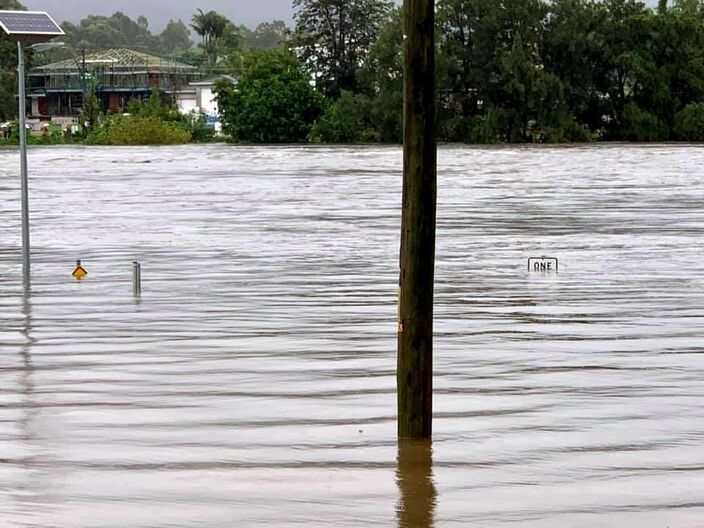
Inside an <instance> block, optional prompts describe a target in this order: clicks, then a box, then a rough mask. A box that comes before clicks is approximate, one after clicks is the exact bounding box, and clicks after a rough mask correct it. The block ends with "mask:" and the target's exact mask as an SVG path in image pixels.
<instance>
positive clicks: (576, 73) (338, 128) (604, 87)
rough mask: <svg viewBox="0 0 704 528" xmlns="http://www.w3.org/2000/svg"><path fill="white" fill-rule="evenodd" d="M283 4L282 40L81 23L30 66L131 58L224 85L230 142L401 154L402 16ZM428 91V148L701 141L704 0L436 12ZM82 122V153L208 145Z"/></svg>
mask: <svg viewBox="0 0 704 528" xmlns="http://www.w3.org/2000/svg"><path fill="white" fill-rule="evenodd" d="M292 2H293V7H294V12H295V15H294V27H292V28H288V27H287V26H286V24H285V23H284V22H281V21H273V22H269V23H263V24H260V25H259V26H258V27H257V28H255V29H254V30H252V29H249V28H246V27H244V26H242V25H238V24H237V23H236V22H234V21H231V20H229V19H228V18H226V17H225V16H224V15H222V14H219V13H216V12H214V11H202V10H198V11H196V13H194V15H193V17H192V19H191V20H190V21H188V22H189V23H188V24H187V23H184V22H183V21H180V20H179V21H171V22H170V23H169V24H168V25H167V26H166V27H165V28H164V29H163V30H162V31H161V32H159V33H157V34H154V33H152V32H151V30H150V27H149V22H148V21H147V20H146V19H144V17H140V18H138V19H137V20H132V19H130V18H129V17H127V16H126V15H124V14H122V13H119V12H118V13H115V14H114V15H112V16H109V17H107V16H90V17H87V18H85V19H84V20H82V21H81V22H80V23H78V24H72V23H64V24H63V27H64V29H65V30H66V33H67V35H66V38H65V39H64V40H65V41H66V44H67V45H66V47H65V48H63V49H59V50H54V51H51V52H49V53H47V54H45V55H35V56H31V57H30V58H29V60H30V61H32V62H33V63H35V64H36V63H38V62H41V61H48V60H57V59H60V58H68V57H74V58H75V57H80V56H81V54H82V52H83V51H84V50H85V49H89V50H92V49H105V48H111V47H130V46H132V47H135V46H137V47H139V49H141V50H144V51H147V52H149V53H154V54H157V55H161V56H164V57H168V58H171V59H175V60H179V61H182V62H186V63H189V64H193V65H198V66H199V67H200V68H201V69H202V71H203V72H204V74H206V75H207V74H228V75H231V76H233V77H234V78H236V79H237V81H238V83H237V86H236V87H233V86H232V85H231V84H229V83H222V84H221V85H220V86H219V87H218V88H217V92H218V97H219V106H220V110H221V114H222V122H223V130H224V133H225V134H226V136H227V137H228V138H229V139H231V140H232V141H237V142H251V143H262V142H266V143H269V142H318V143H377V142H378V143H398V142H400V141H401V140H402V111H403V110H402V105H403V53H402V47H403V29H402V25H403V24H402V20H403V13H402V10H401V9H400V8H399V7H397V5H396V4H395V3H394V2H392V1H391V0H292ZM18 6H20V7H21V5H20V4H19V3H18V2H17V1H16V0H0V8H18ZM191 31H192V32H193V33H191ZM192 36H194V40H195V41H194V40H192V38H191V37H192ZM10 46H11V44H9V43H8V42H7V41H6V40H2V41H0V47H2V49H3V50H5V53H4V54H3V58H2V61H0V118H1V119H2V120H10V119H13V118H14V115H16V114H13V112H16V110H14V105H15V99H14V92H13V89H14V88H13V82H16V81H15V80H14V73H13V72H14V68H15V67H16V66H15V64H16V62H15V60H16V54H15V52H14V50H13V49H12V48H11V47H10ZM436 83H437V87H438V136H439V139H440V140H441V141H446V142H465V143H503V142H508V143H526V142H535V143H553V142H555V143H559V142H582V141H668V140H675V141H702V140H704V0H671V1H668V0H660V1H659V5H658V6H657V7H648V5H646V4H645V3H643V2H639V1H636V0H602V1H597V0H505V1H503V2H496V1H495V0H437V71H436ZM88 95H89V94H88ZM86 101H87V102H88V101H89V97H87V98H86ZM164 106H166V107H168V105H164ZM87 110H88V111H86V110H85V109H84V113H85V114H86V116H82V120H83V121H84V122H85V120H84V119H83V118H84V117H87V120H88V122H89V125H88V127H87V130H86V133H85V140H86V141H88V142H105V143H106V144H114V143H115V142H118V141H147V140H148V139H150V138H151V139H152V140H154V141H156V140H155V139H154V138H158V140H159V142H161V141H162V140H163V141H173V142H180V141H183V140H186V141H188V140H194V141H205V140H208V139H210V137H211V136H212V133H210V132H208V131H207V130H206V129H207V127H206V126H205V123H204V118H203V117H202V116H200V117H199V116H190V117H176V116H174V115H170V114H168V113H167V114H159V115H149V116H144V115H130V116H97V115H94V114H93V113H92V112H91V111H90V109H87ZM140 111H142V110H140ZM130 114H132V112H130ZM177 128H178V130H176V129H177ZM188 134H190V136H188V137H189V138H190V139H185V138H186V137H187V135H188Z"/></svg>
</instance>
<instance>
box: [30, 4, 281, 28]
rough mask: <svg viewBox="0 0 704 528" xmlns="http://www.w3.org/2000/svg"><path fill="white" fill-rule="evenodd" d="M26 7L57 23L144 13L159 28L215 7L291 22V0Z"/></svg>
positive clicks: (249, 19)
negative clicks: (116, 14) (169, 22)
mask: <svg viewBox="0 0 704 528" xmlns="http://www.w3.org/2000/svg"><path fill="white" fill-rule="evenodd" d="M21 2H22V3H23V4H24V5H25V6H27V9H34V10H38V11H47V12H48V13H49V14H50V15H51V16H52V17H54V18H55V19H56V21H57V22H59V23H61V22H63V21H64V20H69V21H71V22H76V21H78V20H80V19H81V18H83V17H85V16H87V15H111V14H112V13H114V12H115V11H122V12H123V13H125V14H127V15H129V16H130V17H132V18H136V17H138V16H139V15H144V16H145V17H147V19H148V20H149V25H150V27H151V28H152V29H153V30H155V31H158V30H160V29H162V28H163V27H164V26H165V25H166V23H167V22H168V21H169V19H174V20H177V19H179V18H180V19H181V20H183V21H184V22H185V23H188V22H189V21H190V20H191V16H192V15H193V13H194V12H195V11H196V9H198V8H201V9H203V10H204V11H207V10H210V9H214V10H215V11H218V12H219V13H222V14H224V15H225V16H227V17H228V18H229V19H230V20H232V21H233V22H235V23H237V24H244V25H246V26H250V27H251V26H256V25H257V24H258V23H260V22H265V21H269V20H275V19H281V20H286V21H287V22H288V23H290V22H291V17H292V15H293V9H292V7H291V6H292V2H291V0H21Z"/></svg>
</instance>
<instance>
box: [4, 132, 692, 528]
mask: <svg viewBox="0 0 704 528" xmlns="http://www.w3.org/2000/svg"><path fill="white" fill-rule="evenodd" d="M439 163H440V171H439V173H440V178H439V182H440V183H439V187H440V190H439V219H438V252H437V285H436V292H437V293H436V303H437V304H436V306H437V307H436V314H437V315H436V317H437V323H436V336H437V337H436V354H435V357H436V360H435V363H436V365H435V387H436V392H435V394H436V396H435V411H436V415H435V438H434V442H433V444H432V446H427V445H414V444H410V445H406V444H404V445H402V446H399V445H398V443H397V441H396V437H395V432H396V428H395V377H394V369H395V333H394V332H395V328H396V327H395V317H396V305H395V303H396V291H397V280H398V278H397V275H398V272H397V268H398V263H397V259H398V233H399V222H400V219H399V204H400V189H401V174H400V166H401V150H400V149H399V148H396V147H393V148H366V147H355V148H344V147H343V148H339V147H330V148H327V147H280V148H276V147H261V148H258V147H256V148H255V147H251V148H249V147H242V148H236V147H229V146H222V145H213V146H188V147H178V148H171V147H167V148H105V149H102V148H79V147H60V148H33V149H32V150H31V153H30V171H31V183H30V185H31V210H32V243H33V259H34V261H33V265H34V267H33V288H32V292H31V295H28V296H25V295H23V292H22V288H21V265H20V248H19V243H20V218H19V185H18V178H17V164H18V158H17V153H16V152H13V151H1V152H0V525H2V526H3V527H8V528H29V527H33V528H34V527H37V528H47V527H57V528H122V527H126V528H172V527H178V528H200V527H202V528H221V527H222V528H226V527H233V526H238V527H239V526H277V527H278V526H282V527H302V526H306V527H309V526H310V527H316V526H319V527H328V526H340V527H342V526H347V527H357V526H359V527H362V526H403V527H430V526H434V527H445V526H448V527H454V526H457V527H459V526H473V527H494V526H521V527H523V526H527V527H536V528H537V527H540V528H546V527H547V528H550V527H555V528H558V527H559V528H565V527H611V526H613V527H623V526H638V527H640V528H650V527H653V528H655V527H660V528H665V527H668V526H669V527H673V528H674V527H694V526H701V525H702V523H704V447H703V444H704V362H703V360H704V356H703V355H702V354H703V353H704V281H703V276H704V180H703V177H702V169H701V168H702V167H703V166H704V148H701V147H697V146H674V145H656V146H628V145H606V146H586V147H574V148H508V147H507V148H495V149H493V148H459V147H443V148H441V150H440V156H439ZM539 255H549V256H555V257H558V258H559V259H560V273H559V274H552V273H549V274H544V273H538V274H534V273H533V274H531V273H528V272H527V270H526V264H527V259H528V257H531V256H539ZM79 258H80V259H81V260H82V261H83V265H84V266H85V268H86V269H87V270H88V272H89V275H88V278H87V279H86V280H84V281H83V282H77V281H75V280H73V279H72V277H71V271H72V270H73V264H74V261H75V260H76V259H79ZM133 260H139V261H141V262H142V266H143V268H142V274H143V295H142V298H141V300H140V301H137V300H135V299H134V298H133V296H132V284H131V270H132V267H131V263H132V261H133Z"/></svg>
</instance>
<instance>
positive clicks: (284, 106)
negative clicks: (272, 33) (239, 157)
mask: <svg viewBox="0 0 704 528" xmlns="http://www.w3.org/2000/svg"><path fill="white" fill-rule="evenodd" d="M216 93H217V98H218V106H219V107H220V114H221V116H222V121H223V130H224V132H225V133H226V134H228V135H229V136H230V137H231V138H232V139H233V140H235V141H245V142H253V143H296V142H300V141H305V140H306V138H307V137H308V134H309V133H310V130H311V127H312V126H313V123H315V121H316V120H317V119H318V118H319V117H320V115H321V114H322V113H323V109H324V104H325V101H324V99H323V97H322V95H321V94H319V93H318V92H316V91H315V90H314V89H313V88H312V87H311V85H310V79H309V77H308V75H307V74H306V73H305V72H304V71H303V69H302V67H301V64H300V62H299V61H298V59H297V58H296V57H295V56H294V55H293V54H292V53H291V52H290V51H287V50H249V51H247V52H245V53H244V55H243V59H242V68H241V70H240V72H239V75H238V83H237V87H234V86H232V84H230V83H228V82H221V83H219V84H218V86H217V88H216Z"/></svg>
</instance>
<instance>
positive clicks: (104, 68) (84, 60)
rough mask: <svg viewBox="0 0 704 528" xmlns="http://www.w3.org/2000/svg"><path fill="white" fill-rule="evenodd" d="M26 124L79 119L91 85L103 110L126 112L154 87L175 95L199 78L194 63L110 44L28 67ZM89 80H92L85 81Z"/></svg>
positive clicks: (64, 121) (68, 121)
mask: <svg viewBox="0 0 704 528" xmlns="http://www.w3.org/2000/svg"><path fill="white" fill-rule="evenodd" d="M28 77H29V88H30V89H29V91H28V96H29V98H30V101H31V104H30V105H29V113H30V123H32V124H33V126H35V127H37V128H39V127H41V124H42V123H43V122H48V121H50V122H55V123H60V124H63V125H70V124H74V123H77V122H78V117H79V115H80V112H81V108H82V107H83V94H84V92H85V90H86V89H87V87H88V86H90V85H91V84H94V85H95V88H96V94H97V96H98V101H99V104H100V108H101V111H103V112H108V111H109V112H112V113H118V112H123V111H125V109H126V107H127V104H128V103H129V102H130V101H131V100H133V99H143V98H146V97H148V96H149V94H150V93H151V91H152V90H155V89H158V90H161V91H163V92H166V93H173V94H176V93H178V92H179V91H181V90H183V89H184V88H185V87H187V86H188V85H189V84H190V83H192V82H193V81H197V80H198V79H200V77H201V74H200V71H199V70H198V68H197V67H195V66H190V65H188V64H181V63H179V62H175V61H172V60H168V59H163V58H161V57H155V56H153V55H148V54H146V53H141V52H138V51H133V50H129V49H110V50H106V51H99V52H95V53H90V54H87V55H86V56H85V57H76V58H75V59H70V60H65V61H61V62H54V63H52V64H47V65H45V66H39V67H37V68H33V69H32V70H30V72H29V75H28ZM89 83H90V84H89Z"/></svg>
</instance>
